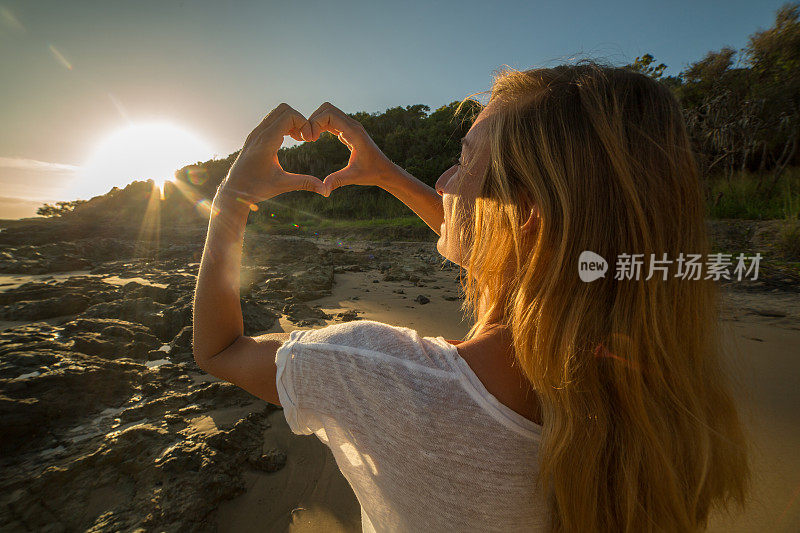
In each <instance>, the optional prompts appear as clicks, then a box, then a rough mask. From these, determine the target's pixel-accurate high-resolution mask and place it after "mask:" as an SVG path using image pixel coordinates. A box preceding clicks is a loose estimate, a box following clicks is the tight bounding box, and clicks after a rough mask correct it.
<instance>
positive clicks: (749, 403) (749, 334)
mask: <svg viewBox="0 0 800 533" xmlns="http://www.w3.org/2000/svg"><path fill="white" fill-rule="evenodd" d="M354 246H356V247H357V246H358V245H354ZM362 246H363V244H362ZM375 280H380V277H379V276H378V275H376V274H375V273H372V272H348V273H342V274H337V275H336V279H335V285H334V289H333V294H332V295H331V296H329V297H325V298H321V299H318V300H315V301H313V302H309V303H310V304H312V305H316V306H319V307H321V308H322V309H323V310H325V311H326V312H329V313H337V312H342V311H347V310H355V311H357V312H358V316H359V318H365V319H370V320H378V321H382V322H386V323H389V324H393V325H399V326H405V327H409V328H413V329H415V330H417V331H418V332H419V333H420V335H423V336H443V337H445V338H448V339H459V338H461V337H462V336H463V335H465V334H466V332H467V330H468V329H469V325H470V323H469V322H468V321H464V320H462V315H461V310H460V305H461V300H450V301H448V300H447V299H445V298H446V297H450V296H453V295H456V294H458V282H457V279H456V278H455V277H454V276H453V275H452V273H451V272H436V273H435V274H434V275H433V276H430V277H429V278H427V279H426V280H425V282H424V283H422V284H421V285H422V286H418V285H417V284H416V283H410V282H386V281H380V282H379V283H374V281H375ZM400 290H401V291H403V293H404V294H398V292H397V291H400ZM419 294H422V295H425V296H427V297H428V298H429V299H430V303H427V304H425V305H421V304H419V303H417V302H415V301H414V298H416V297H417V296H418V295H419ZM723 294H724V304H725V310H724V313H723V328H724V330H725V338H726V341H727V342H728V345H727V349H728V350H729V355H730V357H731V358H732V359H731V363H732V365H733V366H734V368H735V369H737V370H736V371H737V372H738V374H739V376H740V378H741V379H743V380H744V383H743V386H744V388H741V389H739V394H738V396H739V397H740V399H741V400H742V409H743V411H744V416H745V417H746V419H747V420H748V428H749V429H750V431H751V432H752V435H753V445H754V450H755V453H754V459H753V466H754V470H755V473H756V475H755V479H754V490H753V497H754V500H753V502H752V503H751V505H750V507H749V509H748V510H747V511H746V512H745V513H743V514H738V515H733V516H730V517H728V516H724V515H722V516H715V517H714V519H713V520H711V523H710V527H709V531H715V532H720V533H721V532H742V533H744V532H752V531H775V532H783V531H786V532H790V531H796V530H797V528H798V527H800V502H799V501H798V500H799V499H800V455H798V454H797V450H798V449H800V424H798V422H800V420H799V419H798V413H797V408H798V406H800V373H798V355H800V298H798V297H797V295H796V294H783V293H747V292H738V291H733V290H726V291H724V293H723ZM770 314H772V315H775V314H777V315H783V316H765V315H770ZM293 329H297V328H295V327H294V326H293V324H292V323H291V322H289V321H288V320H285V319H282V320H281V321H280V326H279V327H278V326H276V328H273V329H272V330H270V332H275V331H287V332H289V331H292V330H293ZM270 420H271V422H272V423H273V427H272V428H270V429H269V430H267V431H266V432H265V439H266V440H268V441H269V442H270V444H272V443H275V442H279V443H281V444H283V446H284V447H285V449H287V450H289V452H288V453H287V466H286V468H285V469H284V470H282V471H281V472H279V473H277V474H270V475H269V476H263V477H255V476H254V477H253V478H252V479H250V480H249V481H248V484H249V488H248V492H247V494H245V495H243V496H240V497H238V498H235V499H233V500H231V501H229V502H226V503H223V504H222V505H221V506H220V508H219V510H218V512H217V514H216V519H217V524H218V526H219V528H220V531H222V532H234V531H244V532H250V531H253V532H255V531H265V528H264V524H269V523H272V524H273V526H274V529H272V528H267V529H268V530H271V531H285V530H287V529H286V528H288V530H290V531H323V530H324V531H343V532H344V531H347V532H353V531H360V530H361V528H360V514H359V507H358V502H357V500H355V497H354V495H353V493H352V491H351V490H350V488H349V486H348V484H347V481H346V480H345V479H344V478H343V477H342V476H341V474H340V473H339V471H338V469H337V468H336V465H335V463H334V461H333V456H332V455H331V453H330V451H329V450H328V448H327V447H325V446H324V445H322V443H321V442H319V441H318V439H317V438H316V437H315V436H313V435H312V436H297V435H293V434H292V433H291V432H290V431H289V428H288V426H287V425H286V421H285V419H283V417H282V413H281V412H275V413H273V414H272V415H271V417H270Z"/></svg>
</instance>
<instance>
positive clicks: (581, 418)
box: [462, 61, 750, 532]
mask: <svg viewBox="0 0 800 533" xmlns="http://www.w3.org/2000/svg"><path fill="white" fill-rule="evenodd" d="M468 100H472V98H469V99H468ZM468 100H465V101H464V102H467V101H468ZM464 102H462V105H463V104H464ZM485 111H486V112H487V118H486V119H487V120H489V121H490V123H489V128H488V130H487V131H488V133H487V135H488V138H489V143H490V147H491V148H490V151H491V161H490V163H489V166H488V168H487V171H486V175H485V181H484V183H483V187H482V190H481V192H480V194H479V195H478V198H477V199H476V201H475V204H474V206H472V207H473V209H472V210H471V211H472V212H471V214H470V217H471V219H472V221H473V224H472V226H471V229H470V232H469V235H470V237H469V239H470V241H471V242H470V243H469V244H468V246H467V251H468V254H467V255H468V258H467V259H466V264H465V269H466V272H467V274H468V275H467V276H465V277H464V278H462V285H463V289H464V291H465V295H466V298H465V302H464V308H463V309H464V311H466V312H471V313H472V315H473V317H474V321H475V325H474V326H473V327H472V328H471V330H470V331H469V333H468V334H467V337H466V338H467V339H471V338H473V337H474V336H475V335H476V334H477V333H478V332H479V331H480V330H481V329H483V328H484V327H485V326H487V323H488V321H489V320H490V319H489V317H492V316H499V317H501V320H500V322H501V323H503V324H506V325H507V326H508V328H509V330H510V331H511V333H512V337H513V344H514V350H515V353H516V361H517V363H518V364H519V366H520V368H521V369H522V370H523V371H524V373H525V375H526V376H527V378H528V379H529V380H530V383H531V384H532V387H533V388H534V389H535V390H536V393H537V396H538V399H539V402H540V405H541V412H542V421H543V427H544V431H543V439H542V442H541V445H540V453H539V478H538V479H537V480H536V484H535V485H534V486H538V489H539V490H541V491H542V493H543V494H546V497H547V499H548V505H549V508H550V510H551V516H552V531H581V532H583V531H615V532H617V531H619V532H641V531H696V530H700V529H704V528H705V527H706V526H707V520H708V516H709V512H710V511H711V510H712V509H715V508H716V507H720V508H724V509H726V510H727V509H728V506H729V503H730V501H731V500H735V502H736V503H738V505H739V506H740V507H744V505H745V502H746V498H747V496H748V492H749V483H750V465H749V458H748V456H749V444H748V440H747V439H746V438H745V434H744V428H743V424H742V422H741V420H740V417H739V414H738V413H737V408H736V406H735V403H734V400H733V396H732V391H731V388H732V387H731V381H730V376H729V375H728V373H727V371H726V370H725V368H724V365H723V363H722V359H723V358H722V347H721V342H720V336H719V331H718V303H719V301H718V298H719V295H718V292H717V291H718V288H717V285H716V283H715V282H714V281H713V280H706V279H703V278H704V277H705V274H706V273H705V272H702V276H701V279H681V278H680V277H677V276H676V273H677V271H676V265H675V263H674V261H675V260H676V259H677V258H678V257H679V254H681V253H683V254H701V256H702V258H703V260H705V259H706V258H707V255H706V254H708V253H709V252H710V246H709V240H708V235H707V229H706V226H705V221H704V204H703V200H702V195H701V189H700V182H699V175H698V169H697V166H696V163H695V159H694V157H693V154H692V151H691V148H690V145H689V141H688V138H687V134H686V130H685V124H684V122H683V117H682V114H681V110H680V106H679V104H678V102H677V101H676V99H675V97H674V96H673V94H672V93H671V92H670V90H669V89H668V88H666V87H665V86H663V85H662V84H660V83H659V82H657V81H655V80H653V79H651V78H649V77H647V76H645V75H642V74H638V73H635V72H631V71H629V70H626V69H623V68H614V67H609V66H604V65H600V64H598V63H596V62H594V61H588V62H587V61H583V62H581V63H578V64H575V65H562V66H558V67H555V68H546V69H544V68H543V69H533V70H527V71H516V70H512V69H505V70H503V71H500V73H499V74H498V75H497V76H496V78H495V81H494V84H493V86H492V90H491V96H490V99H489V102H488V104H487V107H486V109H485ZM532 205H535V206H538V209H539V213H540V219H539V227H538V229H537V231H536V233H535V237H534V238H533V239H532V240H530V241H526V239H525V236H524V235H523V234H522V233H521V231H520V224H521V223H522V222H524V221H525V220H526V219H527V215H528V213H529V212H530V207H531V206H532ZM526 242H529V243H532V244H531V245H528V246H526V245H525V243H526ZM584 250H590V251H593V252H595V253H597V254H599V255H600V256H602V257H604V258H605V259H606V260H607V261H608V263H609V271H608V272H607V274H606V276H605V277H603V278H600V279H598V280H596V281H594V282H591V283H585V282H583V281H581V279H580V278H579V276H578V257H579V256H580V254H581V252H582V251H584ZM634 253H635V254H644V256H643V257H644V258H645V262H644V266H643V270H642V272H641V275H640V276H639V277H638V279H637V278H634V279H615V277H616V276H615V271H614V268H615V267H614V262H615V259H616V258H617V257H618V256H619V255H620V254H634ZM665 253H666V254H667V255H666V259H667V260H670V261H673V263H672V264H671V265H670V266H669V274H668V279H667V280H664V279H663V278H662V274H661V273H660V272H659V271H656V273H655V274H654V275H653V276H652V277H651V278H650V279H649V280H646V279H645V278H646V277H647V276H648V273H649V272H648V271H647V270H646V267H647V266H648V265H649V262H650V258H651V255H650V254H655V259H656V260H659V261H661V260H663V259H665V257H664V256H663V254H665ZM483 296H485V297H486V301H485V302H483V303H484V304H485V312H484V313H483V314H482V315H481V316H478V309H479V307H480V305H479V303H480V299H481V298H482V297H483Z"/></svg>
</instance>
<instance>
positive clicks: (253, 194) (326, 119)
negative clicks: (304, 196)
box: [219, 102, 394, 203]
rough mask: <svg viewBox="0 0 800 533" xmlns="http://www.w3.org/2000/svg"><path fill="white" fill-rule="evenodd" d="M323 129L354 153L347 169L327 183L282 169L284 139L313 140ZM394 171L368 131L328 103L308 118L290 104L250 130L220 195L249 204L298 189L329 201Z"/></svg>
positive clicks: (271, 113)
mask: <svg viewBox="0 0 800 533" xmlns="http://www.w3.org/2000/svg"><path fill="white" fill-rule="evenodd" d="M325 131H327V132H329V133H332V134H333V135H335V136H336V137H337V138H338V139H339V141H340V142H341V143H342V144H344V145H345V146H347V148H348V149H349V150H350V158H349V160H348V163H347V165H346V166H345V167H344V168H342V169H341V170H337V171H336V172H333V173H331V174H329V175H328V176H326V177H325V180H324V181H323V180H320V179H319V178H317V177H315V176H310V175H308V174H294V173H291V172H286V171H285V170H284V169H283V168H282V167H281V165H280V162H279V161H278V149H279V148H280V146H281V144H283V138H284V137H285V136H286V135H288V136H290V137H292V138H293V139H295V140H296V141H300V142H303V141H305V142H314V141H316V140H318V139H319V137H320V135H321V134H322V133H323V132H325ZM393 167H394V164H393V163H392V162H391V161H390V160H389V159H388V158H387V157H386V156H385V155H384V154H383V152H381V150H380V149H379V148H378V146H377V145H376V144H375V143H374V141H373V140H372V139H371V138H370V136H369V135H368V134H367V132H366V130H364V127H363V126H362V125H361V124H360V123H359V122H358V121H356V120H355V119H353V118H351V117H349V116H348V115H347V114H345V113H344V112H342V111H341V110H340V109H338V108H336V107H335V106H334V105H333V104H331V103H330V102H325V103H324V104H322V105H321V106H320V107H319V108H318V109H317V110H316V111H314V113H312V114H311V115H310V116H309V118H308V119H306V118H305V117H304V116H303V115H302V114H300V113H299V112H297V111H296V110H294V109H292V107H291V106H289V105H288V104H281V105H279V106H278V107H276V108H275V109H273V110H272V111H271V112H270V113H269V114H268V115H267V116H266V117H264V119H263V120H262V121H261V123H260V124H259V125H258V126H256V128H255V129H254V130H253V131H252V132H250V135H249V136H248V137H247V139H246V140H245V143H244V146H243V147H242V150H241V152H240V153H239V156H238V157H237V158H236V161H234V163H233V165H232V166H231V169H230V171H229V172H228V175H227V176H226V178H225V180H224V181H223V182H222V184H221V185H220V189H219V192H220V193H221V194H223V195H230V196H235V197H236V198H237V199H238V200H241V201H244V202H249V203H258V202H261V201H264V200H267V199H269V198H272V197H274V196H277V195H279V194H282V193H284V192H290V191H297V190H306V191H313V192H316V193H318V194H320V195H322V196H325V197H328V196H330V193H331V191H333V190H334V189H336V188H338V187H341V186H343V185H377V186H380V185H381V184H382V182H383V180H384V177H385V176H387V175H388V174H389V173H390V172H391V171H392V170H393Z"/></svg>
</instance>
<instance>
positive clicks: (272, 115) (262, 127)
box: [244, 102, 292, 145]
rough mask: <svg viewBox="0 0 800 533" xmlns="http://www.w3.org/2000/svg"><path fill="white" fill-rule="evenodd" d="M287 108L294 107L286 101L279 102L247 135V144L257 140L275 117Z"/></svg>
mask: <svg viewBox="0 0 800 533" xmlns="http://www.w3.org/2000/svg"><path fill="white" fill-rule="evenodd" d="M287 109H292V106H290V105H289V104H287V103H285V102H284V103H281V104H278V105H277V106H276V107H275V108H274V109H273V110H272V111H270V112H269V113H267V116H265V117H264V118H262V119H261V122H259V123H258V126H256V127H255V128H254V129H253V131H251V132H250V135H248V136H247V139H246V140H245V142H244V143H245V145H247V144H249V143H251V142H253V141H255V140H256V139H257V138H258V137H259V135H261V134H262V133H263V132H264V130H265V129H266V128H267V127H268V126H269V125H270V124H272V123H273V122H274V121H275V118H276V117H277V116H278V115H281V114H283V113H284V112H285V111H286V110H287Z"/></svg>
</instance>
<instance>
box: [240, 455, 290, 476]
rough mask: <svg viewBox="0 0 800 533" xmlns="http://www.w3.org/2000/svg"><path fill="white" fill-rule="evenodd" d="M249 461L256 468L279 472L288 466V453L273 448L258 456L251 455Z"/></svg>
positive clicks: (263, 470)
mask: <svg viewBox="0 0 800 533" xmlns="http://www.w3.org/2000/svg"><path fill="white" fill-rule="evenodd" d="M248 462H249V463H250V466H252V467H253V468H255V469H256V470H261V471H262V472H277V471H278V470H280V469H281V468H283V467H284V466H286V453H284V452H282V451H280V450H278V449H272V450H269V451H267V452H266V453H263V454H259V455H258V456H256V457H251V458H250V460H249V461H248Z"/></svg>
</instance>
